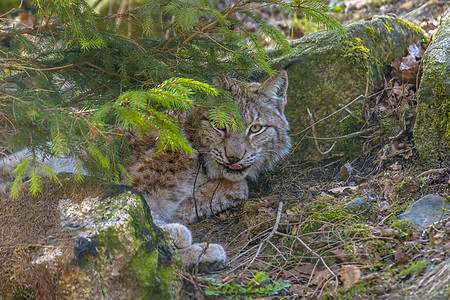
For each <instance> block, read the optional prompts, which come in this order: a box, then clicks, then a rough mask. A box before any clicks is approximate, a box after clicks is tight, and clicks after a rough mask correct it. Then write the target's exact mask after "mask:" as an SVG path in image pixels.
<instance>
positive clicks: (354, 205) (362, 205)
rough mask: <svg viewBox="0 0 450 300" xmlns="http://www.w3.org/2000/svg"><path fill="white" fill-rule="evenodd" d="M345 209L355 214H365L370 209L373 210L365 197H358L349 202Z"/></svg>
mask: <svg viewBox="0 0 450 300" xmlns="http://www.w3.org/2000/svg"><path fill="white" fill-rule="evenodd" d="M344 207H345V208H346V209H347V210H348V211H350V212H351V213H354V214H359V213H364V212H366V211H368V210H370V209H372V206H371V205H370V203H369V202H367V200H366V199H364V198H363V197H356V198H354V199H352V200H350V201H349V202H347V203H345V204H344Z"/></svg>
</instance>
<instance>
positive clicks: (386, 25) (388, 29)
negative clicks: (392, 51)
mask: <svg viewBox="0 0 450 300" xmlns="http://www.w3.org/2000/svg"><path fill="white" fill-rule="evenodd" d="M384 27H386V29H387V31H389V33H391V32H392V26H391V24H389V22H388V20H386V19H385V20H384Z"/></svg>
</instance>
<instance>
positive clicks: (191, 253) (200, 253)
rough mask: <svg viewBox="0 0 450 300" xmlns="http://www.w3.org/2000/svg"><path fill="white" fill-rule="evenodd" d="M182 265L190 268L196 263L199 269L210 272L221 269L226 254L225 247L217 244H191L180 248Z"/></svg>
mask: <svg viewBox="0 0 450 300" xmlns="http://www.w3.org/2000/svg"><path fill="white" fill-rule="evenodd" d="M180 253H181V256H182V258H183V267H185V268H187V269H191V268H193V267H195V266H196V265H197V263H198V268H199V270H200V271H205V272H210V271H214V270H218V269H222V268H223V267H224V266H225V261H226V259H227V255H226V252H225V249H223V247H222V246H221V245H219V244H207V243H201V244H193V245H192V246H190V247H188V248H185V249H181V250H180Z"/></svg>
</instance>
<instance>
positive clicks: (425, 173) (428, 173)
mask: <svg viewBox="0 0 450 300" xmlns="http://www.w3.org/2000/svg"><path fill="white" fill-rule="evenodd" d="M446 170H447V168H442V169H431V170H428V171H425V172H422V173H420V174H419V176H418V177H425V176H428V175H430V174H434V173H438V174H442V173H444V172H445V171H446Z"/></svg>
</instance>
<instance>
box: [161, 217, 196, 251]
mask: <svg viewBox="0 0 450 300" xmlns="http://www.w3.org/2000/svg"><path fill="white" fill-rule="evenodd" d="M161 228H162V230H164V231H166V232H167V233H169V234H170V236H171V237H172V239H173V241H174V243H175V246H176V247H177V248H179V249H183V248H187V247H189V246H191V245H192V234H191V231H190V230H189V229H187V227H186V226H184V225H183V224H180V223H170V224H165V225H162V226H161Z"/></svg>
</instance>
